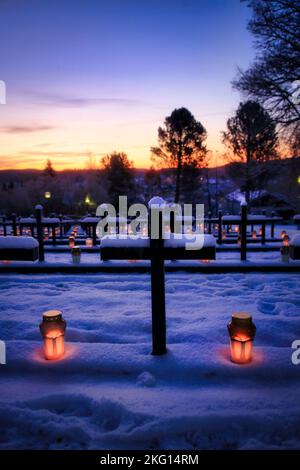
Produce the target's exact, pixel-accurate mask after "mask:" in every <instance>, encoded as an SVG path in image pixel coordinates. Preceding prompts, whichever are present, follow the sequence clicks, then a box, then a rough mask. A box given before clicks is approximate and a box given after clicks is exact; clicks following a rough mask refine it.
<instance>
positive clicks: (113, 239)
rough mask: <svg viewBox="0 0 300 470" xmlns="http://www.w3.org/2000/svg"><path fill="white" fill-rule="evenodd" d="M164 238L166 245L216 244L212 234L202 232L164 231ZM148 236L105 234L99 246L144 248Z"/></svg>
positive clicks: (203, 245) (207, 245) (211, 245)
mask: <svg viewBox="0 0 300 470" xmlns="http://www.w3.org/2000/svg"><path fill="white" fill-rule="evenodd" d="M166 237H170V238H166V239H165V240H164V242H165V246H166V247H173V248H175V247H176V248H178V247H185V246H186V245H187V244H189V243H195V244H197V246H199V247H201V248H202V247H215V246H216V239H215V237H214V236H213V235H203V234H200V235H199V234H196V235H194V234H190V235H187V234H186V235H182V234H172V233H166ZM149 244H150V242H149V238H148V237H140V236H138V235H131V236H130V237H128V236H127V235H123V236H122V235H118V236H115V235H114V236H110V235H105V236H104V237H103V238H102V239H101V247H105V248H106V247H136V248H144V247H147V246H149Z"/></svg>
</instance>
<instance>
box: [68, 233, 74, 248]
mask: <svg viewBox="0 0 300 470" xmlns="http://www.w3.org/2000/svg"><path fill="white" fill-rule="evenodd" d="M74 246H75V238H74V237H73V236H72V235H71V236H70V237H69V247H70V248H74Z"/></svg>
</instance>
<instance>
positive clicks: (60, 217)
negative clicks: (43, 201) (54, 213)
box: [59, 214, 63, 238]
mask: <svg viewBox="0 0 300 470" xmlns="http://www.w3.org/2000/svg"><path fill="white" fill-rule="evenodd" d="M62 220H63V216H62V214H59V238H62V237H63V223H62Z"/></svg>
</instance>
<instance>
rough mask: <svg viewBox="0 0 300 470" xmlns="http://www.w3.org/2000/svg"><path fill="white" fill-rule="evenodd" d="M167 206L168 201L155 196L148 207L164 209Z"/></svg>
mask: <svg viewBox="0 0 300 470" xmlns="http://www.w3.org/2000/svg"><path fill="white" fill-rule="evenodd" d="M165 205H166V201H165V200H164V199H163V198H162V197H160V196H154V197H152V198H151V199H150V201H149V202H148V207H154V208H155V207H162V206H165Z"/></svg>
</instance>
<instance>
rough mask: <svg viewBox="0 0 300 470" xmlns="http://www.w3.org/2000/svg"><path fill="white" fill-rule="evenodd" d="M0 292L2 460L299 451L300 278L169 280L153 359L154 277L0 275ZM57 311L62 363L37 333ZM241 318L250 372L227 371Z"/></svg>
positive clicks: (235, 276) (199, 276)
mask: <svg viewBox="0 0 300 470" xmlns="http://www.w3.org/2000/svg"><path fill="white" fill-rule="evenodd" d="M90 256H92V255H90ZM0 289H1V293H2V295H1V298H0V308H1V312H2V314H1V317H0V332H1V334H0V335H1V340H4V341H5V342H6V346H7V364H6V365H5V366H0V367H1V368H0V371H1V375H0V387H1V396H0V423H1V439H0V448H1V449H15V448H18V449H21V448H33V449H38V448H39V449H138V448H140V449H161V450H163V449H172V448H175V449H211V448H212V449H251V448H259V449H277V448H278V449H295V448H299V446H300V432H299V420H300V403H299V393H300V365H299V366H295V365H293V364H292V362H291V354H292V350H291V344H292V342H293V341H294V340H295V339H299V335H300V329H299V315H300V275H299V274H273V275H272V274H271V275H268V274H257V273H256V274H247V275H243V274H218V275H214V274H211V275H205V274H187V273H172V274H169V273H167V275H166V302H167V338H168V354H167V355H165V356H159V357H155V356H153V355H151V302H150V276H149V275H146V274H130V275H129V274H126V275H120V274H119V275H116V274H115V275H111V274H98V275H78V276H75V275H51V276H49V275H35V276H28V275H27V276H25V275H6V276H0ZM51 309H60V310H62V311H63V316H64V318H65V319H66V321H67V332H66V341H67V348H66V356H65V357H64V358H63V359H62V360H59V361H56V362H49V361H45V360H44V359H43V355H42V348H41V337H40V333H39V329H38V325H39V322H40V320H41V317H42V313H43V311H46V310H51ZM237 310H239V311H246V312H249V313H250V314H252V316H253V319H254V322H255V324H256V326H257V335H256V339H255V343H254V344H255V349H254V359H253V362H252V363H250V364H248V365H245V366H239V365H235V364H233V363H231V361H230V360H229V344H228V343H229V341H228V334H227V328H226V325H227V322H228V321H229V320H230V317H231V314H232V313H233V312H235V311H237Z"/></svg>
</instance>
